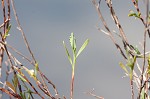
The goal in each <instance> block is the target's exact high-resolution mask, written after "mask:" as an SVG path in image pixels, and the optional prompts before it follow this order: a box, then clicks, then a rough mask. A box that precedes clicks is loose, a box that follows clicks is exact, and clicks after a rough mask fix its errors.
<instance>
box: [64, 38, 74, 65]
mask: <svg viewBox="0 0 150 99" xmlns="http://www.w3.org/2000/svg"><path fill="white" fill-rule="evenodd" d="M63 45H64V48H65V50H66V54H67V56H68V60H69V62H70V64H71V65H72V59H71V57H70V54H69V52H68V49H67V47H66V44H65V42H64V41H63Z"/></svg>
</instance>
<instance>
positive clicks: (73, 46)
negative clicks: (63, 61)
mask: <svg viewBox="0 0 150 99" xmlns="http://www.w3.org/2000/svg"><path fill="white" fill-rule="evenodd" d="M69 41H70V46H71V50H72V54H73V58H71V56H70V54H69V51H68V49H67V47H66V44H65V42H64V41H63V45H64V48H65V50H66V54H67V56H68V60H69V62H70V64H71V65H72V79H71V96H70V98H71V99H72V98H73V87H74V71H75V65H76V60H77V57H78V56H79V55H80V54H81V52H82V51H83V50H84V49H85V47H86V46H87V45H88V43H89V39H87V40H86V41H85V42H84V43H83V45H82V46H81V47H80V49H79V51H78V52H76V49H77V46H76V38H75V36H74V34H73V33H71V35H70V38H69Z"/></svg>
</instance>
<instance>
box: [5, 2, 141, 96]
mask: <svg viewBox="0 0 150 99" xmlns="http://www.w3.org/2000/svg"><path fill="white" fill-rule="evenodd" d="M15 6H16V10H17V14H18V17H19V20H20V23H21V26H22V27H23V30H24V32H25V35H26V37H27V40H28V42H29V44H30V47H31V49H32V51H33V53H34V55H35V57H36V59H37V60H38V62H39V67H40V69H41V71H43V72H44V74H45V75H46V76H48V78H49V79H50V80H51V81H52V82H53V83H54V84H55V85H56V88H57V89H58V91H59V94H60V96H63V95H65V96H66V97H67V99H69V97H70V81H71V65H70V64H69V61H68V59H67V56H66V53H65V49H64V47H63V43H62V42H63V41H65V42H66V44H67V47H68V48H69V47H70V46H69V36H70V34H71V33H72V32H74V35H75V37H76V40H77V49H79V48H80V46H81V45H82V44H83V42H84V41H85V40H86V39H89V40H90V42H89V44H88V46H87V47H86V49H85V50H84V51H83V52H82V53H81V55H80V56H79V57H78V59H77V64H76V68H75V84H74V99H95V98H94V97H92V96H90V95H87V94H85V92H89V91H91V90H92V89H93V88H94V93H95V94H96V95H98V96H103V97H104V98H105V99H129V98H130V97H131V93H130V83H129V78H122V77H123V76H124V75H125V74H124V71H123V70H122V69H121V68H120V67H119V62H123V63H125V61H124V60H123V58H122V56H121V55H120V54H119V52H118V51H117V50H116V48H115V46H114V45H113V43H112V42H111V40H110V39H109V37H108V36H106V35H105V34H104V33H102V32H99V31H98V30H97V28H96V25H97V24H98V26H100V28H102V29H104V27H103V26H102V24H101V22H100V20H99V18H98V14H97V12H96V9H95V7H94V6H93V4H92V2H91V0H82V1H81V0H36V1H35V0H15ZM113 6H114V9H115V10H116V14H117V15H118V18H119V20H120V23H121V24H122V27H123V29H124V31H125V33H126V35H127V37H128V40H130V42H131V43H132V44H134V45H138V43H137V41H140V40H142V37H141V36H142V33H143V30H142V28H141V27H142V23H141V22H140V21H138V20H135V19H134V18H129V17H128V13H129V10H131V9H133V10H135V9H134V7H133V4H132V2H131V0H113ZM140 6H144V4H143V3H140ZM101 11H102V13H103V16H104V18H105V19H106V22H107V24H108V25H109V26H110V28H111V29H112V30H116V31H118V30H117V28H116V26H115V24H114V22H113V21H112V19H111V17H110V13H109V10H108V8H107V6H106V4H105V2H104V0H102V5H101ZM11 15H12V19H11V23H12V29H11V31H10V37H9V38H8V44H11V45H12V46H14V47H16V48H17V49H18V50H19V51H21V52H22V53H23V54H25V55H27V56H29V54H28V51H27V50H26V48H25V46H24V43H23V40H22V37H21V33H20V32H19V31H18V30H17V25H16V21H15V19H14V16H13V12H11ZM136 33H139V35H136ZM140 33H141V34H140ZM118 41H119V40H118ZM120 42H121V41H119V43H120ZM138 46H139V45H138ZM69 49H70V48H69ZM69 51H70V52H71V50H69ZM24 64H26V62H25V63H24ZM26 65H27V64H26Z"/></svg>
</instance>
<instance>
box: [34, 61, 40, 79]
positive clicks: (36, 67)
mask: <svg viewBox="0 0 150 99" xmlns="http://www.w3.org/2000/svg"><path fill="white" fill-rule="evenodd" d="M34 69H35V70H34V75H35V77H37V72H38V70H39V64H38V62H37V63H35V68H34Z"/></svg>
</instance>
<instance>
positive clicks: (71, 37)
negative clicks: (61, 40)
mask: <svg viewBox="0 0 150 99" xmlns="http://www.w3.org/2000/svg"><path fill="white" fill-rule="evenodd" d="M69 41H70V45H71V47H72V49H73V52H74V53H76V39H75V37H74V34H73V33H71V35H70V38H69Z"/></svg>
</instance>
